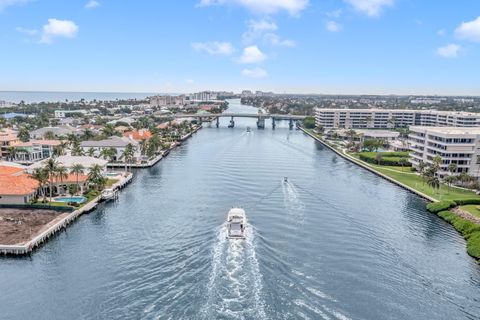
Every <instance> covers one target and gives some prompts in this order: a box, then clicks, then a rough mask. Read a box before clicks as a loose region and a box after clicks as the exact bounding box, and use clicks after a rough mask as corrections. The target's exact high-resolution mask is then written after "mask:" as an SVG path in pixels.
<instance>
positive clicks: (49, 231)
mask: <svg viewBox="0 0 480 320" xmlns="http://www.w3.org/2000/svg"><path fill="white" fill-rule="evenodd" d="M201 128H202V126H199V127H197V128H196V129H194V130H193V131H192V132H190V133H188V134H186V135H185V136H183V137H182V138H181V139H180V143H176V144H175V146H173V147H170V148H169V149H167V155H168V153H169V152H170V151H172V150H174V149H176V148H177V147H178V146H180V145H181V143H182V142H184V141H186V140H188V139H189V138H191V137H192V136H193V134H195V133H196V132H197V131H198V130H200V129H201ZM164 157H166V155H165V156H164V153H162V154H161V155H159V156H157V157H156V158H154V159H153V160H151V161H150V162H149V163H147V164H144V165H143V166H141V167H135V166H134V168H148V167H152V166H154V165H156V164H157V163H158V162H160V160H162V159H163V158H164ZM123 166H124V164H122V167H123ZM130 167H132V166H130ZM132 180H133V173H131V172H128V173H127V175H126V177H124V178H123V179H122V180H120V181H118V182H117V183H115V184H114V185H112V187H111V188H112V189H114V190H120V189H123V188H125V187H126V186H127V185H128V184H129V183H130V182H132ZM101 200H102V195H101V194H100V195H99V196H97V197H96V198H94V199H92V200H91V201H90V202H88V203H87V204H85V205H84V206H83V207H81V208H79V209H76V210H74V211H72V212H71V213H69V214H68V215H66V216H65V217H63V218H61V219H58V221H56V222H54V223H52V222H50V223H48V224H46V225H45V226H44V228H42V229H41V230H40V231H39V232H37V233H36V234H35V235H33V236H32V237H31V238H30V239H28V240H27V241H25V242H23V243H21V244H15V245H4V244H0V255H4V256H22V255H27V254H30V253H31V252H33V251H34V250H35V249H36V248H38V247H40V246H41V245H42V244H43V243H45V242H46V241H47V240H48V239H50V237H53V236H55V235H56V234H57V232H59V231H61V230H62V229H66V228H67V227H68V225H69V224H71V223H72V222H74V221H75V220H76V219H77V218H78V217H80V216H81V215H83V214H86V213H90V212H92V211H94V210H95V209H96V208H97V206H98V205H99V204H100V203H101V202H102V201H101ZM26 209H28V207H27V208H26ZM32 210H35V209H34V208H32ZM33 214H34V213H33ZM54 221H55V220H54Z"/></svg>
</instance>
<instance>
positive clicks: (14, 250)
mask: <svg viewBox="0 0 480 320" xmlns="http://www.w3.org/2000/svg"><path fill="white" fill-rule="evenodd" d="M132 179H133V174H132V173H128V174H127V175H126V176H124V177H122V179H120V180H119V181H118V182H116V183H115V184H113V185H112V189H115V190H118V189H122V188H124V187H125V186H126V185H127V184H128V183H130V182H131V181H132ZM101 200H102V196H101V195H99V196H98V197H96V198H95V199H93V200H91V201H90V202H88V203H87V204H85V205H84V206H83V207H81V208H79V209H77V210H75V211H73V212H71V213H68V214H63V215H60V216H59V218H57V219H54V220H53V221H51V222H49V223H47V224H45V226H44V227H42V228H41V229H40V231H39V232H37V233H36V234H34V235H33V236H32V238H31V239H29V240H27V241H26V242H24V243H21V244H15V245H5V244H0V254H5V255H25V254H29V253H30V252H32V251H33V250H34V249H35V248H37V247H39V246H40V245H42V244H43V243H44V242H45V241H47V240H48V239H49V238H50V237H52V236H54V235H55V234H56V233H57V232H59V231H60V230H62V229H65V228H66V227H67V226H68V225H69V224H70V223H72V222H73V221H75V220H76V219H77V218H78V217H79V216H81V215H82V214H84V213H88V212H91V211H92V210H94V209H95V208H96V207H97V206H98V204H99V203H100V202H101ZM30 214H35V209H31V213H30Z"/></svg>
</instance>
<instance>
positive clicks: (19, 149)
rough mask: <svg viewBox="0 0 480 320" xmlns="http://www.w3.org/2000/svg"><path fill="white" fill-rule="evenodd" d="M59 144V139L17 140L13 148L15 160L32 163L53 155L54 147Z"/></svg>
mask: <svg viewBox="0 0 480 320" xmlns="http://www.w3.org/2000/svg"><path fill="white" fill-rule="evenodd" d="M60 144H61V142H60V140H30V141H28V142H18V143H16V144H14V145H13V147H14V148H15V159H14V160H15V162H18V163H21V164H32V163H34V162H38V161H41V160H44V159H47V158H50V157H51V156H53V153H54V150H55V147H58V146H59V145H60Z"/></svg>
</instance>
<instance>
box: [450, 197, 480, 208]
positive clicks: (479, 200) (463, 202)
mask: <svg viewBox="0 0 480 320" xmlns="http://www.w3.org/2000/svg"><path fill="white" fill-rule="evenodd" d="M454 201H455V202H456V203H457V205H459V206H464V205H467V204H480V198H472V199H459V200H454Z"/></svg>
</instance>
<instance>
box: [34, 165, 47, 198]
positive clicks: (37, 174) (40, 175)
mask: <svg viewBox="0 0 480 320" xmlns="http://www.w3.org/2000/svg"><path fill="white" fill-rule="evenodd" d="M32 178H33V179H35V180H37V181H38V184H39V188H40V194H41V195H42V196H43V202H45V197H46V193H45V185H46V184H47V182H48V172H47V171H46V170H45V169H42V168H36V169H35V170H33V172H32Z"/></svg>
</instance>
